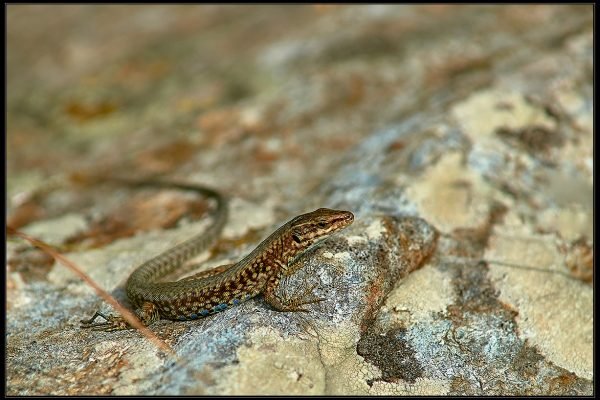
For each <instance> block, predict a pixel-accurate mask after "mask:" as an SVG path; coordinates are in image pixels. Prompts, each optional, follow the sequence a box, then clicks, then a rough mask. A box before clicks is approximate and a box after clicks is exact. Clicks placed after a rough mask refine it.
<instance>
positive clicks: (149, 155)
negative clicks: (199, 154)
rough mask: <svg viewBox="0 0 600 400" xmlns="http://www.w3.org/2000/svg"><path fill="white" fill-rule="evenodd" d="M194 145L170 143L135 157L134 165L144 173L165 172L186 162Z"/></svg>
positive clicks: (186, 142)
mask: <svg viewBox="0 0 600 400" xmlns="http://www.w3.org/2000/svg"><path fill="white" fill-rule="evenodd" d="M194 151H195V150H194V145H193V144H192V143H190V142H189V141H187V140H178V141H174V142H170V143H168V144H166V145H164V146H161V147H158V148H155V149H152V150H149V151H145V152H143V153H141V154H139V155H138V156H137V157H136V160H135V161H136V163H137V164H138V166H139V167H140V168H142V169H144V170H145V171H150V172H153V173H158V172H167V171H171V170H173V169H174V168H175V167H177V166H178V165H181V164H183V163H185V162H186V161H188V160H189V159H190V158H191V157H192V156H193V155H194Z"/></svg>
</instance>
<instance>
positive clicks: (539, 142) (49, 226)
mask: <svg viewBox="0 0 600 400" xmlns="http://www.w3.org/2000/svg"><path fill="white" fill-rule="evenodd" d="M592 12H593V9H592V6H591V5H578V6H566V5H528V6H476V5H475V6H464V5H459V6H453V5H443V6H434V5H409V6H408V5H407V6H395V5H386V6H375V5H348V6H334V5H331V6H314V5H313V6H311V5H301V6H281V5H279V6H270V5H268V6H241V5H234V6H226V5H220V6H201V5H196V6H194V5H178V6H163V5H152V6H133V5H128V6H117V5H112V6H103V5H93V6H90V5H86V6H72V5H61V6H42V5H9V6H7V23H8V28H7V32H8V39H7V44H8V57H7V66H8V73H7V77H8V82H7V84H8V85H7V87H8V89H7V100H8V104H7V108H8V110H7V111H8V113H7V121H8V132H7V145H8V150H7V166H8V173H7V178H8V179H7V187H8V197H7V198H8V224H9V225H10V226H11V227H14V228H18V229H21V230H23V231H24V232H27V233H29V234H31V235H33V236H36V237H39V238H40V239H43V240H45V241H47V242H49V243H51V244H53V245H55V246H56V247H57V248H58V249H59V250H60V251H61V252H62V253H63V254H64V255H66V256H67V257H69V258H70V259H71V260H73V261H74V262H76V263H77V265H79V266H80V267H81V268H82V269H83V270H84V271H85V272H86V273H87V274H89V275H90V276H91V277H92V278H93V279H94V280H96V281H97V282H98V283H99V284H100V285H101V286H103V287H104V288H106V289H107V290H109V291H110V292H111V293H112V294H113V295H114V296H115V297H116V298H117V299H119V300H121V301H123V302H124V303H125V304H127V299H126V295H125V293H124V283H125V281H126V279H127V277H128V275H129V274H130V273H131V271H133V270H134V269H135V267H136V266H137V265H138V264H139V263H140V262H142V261H144V260H146V259H148V258H149V257H151V256H153V255H155V254H157V253H159V252H160V251H162V250H164V249H166V248H169V247H171V246H172V245H174V244H176V243H177V242H179V241H182V240H185V239H186V238H188V237H190V236H191V235H193V234H196V233H198V232H200V231H202V230H203V229H205V228H206V226H207V224H209V223H210V212H211V205H210V204H209V203H208V202H206V201H204V200H203V199H202V198H199V197H198V196H194V195H190V194H189V193H181V192H177V191H158V190H141V191H139V190H138V191H135V190H132V189H127V188H124V187H118V186H111V185H106V184H102V183H101V182H98V181H96V180H95V178H94V176H96V175H98V174H107V175H120V176H129V177H149V176H154V177H155V176H160V177H162V178H177V179H179V180H187V181H190V182H196V183H203V184H207V185H210V186H212V187H215V188H218V189H219V190H221V191H223V192H224V193H225V194H226V195H227V196H228V197H229V199H230V204H231V213H230V220H229V224H228V225H227V227H226V229H225V232H224V233H223V237H222V238H221V239H220V240H219V241H218V243H217V245H216V246H215V248H213V249H212V250H211V251H210V252H206V253H205V254H203V255H201V256H200V257H198V259H197V261H207V265H208V266H215V265H219V264H224V263H230V262H234V261H236V260H239V259H240V258H241V257H242V256H244V255H245V254H247V253H248V252H249V251H251V250H252V249H253V248H254V246H256V244H258V243H259V242H260V241H261V240H262V239H263V238H264V237H266V236H267V235H268V234H270V233H271V232H272V231H273V230H274V229H275V228H276V227H278V226H280V225H281V224H283V223H284V222H286V221H287V220H288V219H289V218H291V217H293V216H294V215H297V214H300V213H303V212H307V211H311V210H314V209H316V208H318V207H330V208H341V209H347V210H351V211H352V212H354V213H355V216H356V220H355V222H354V224H353V225H352V226H351V227H349V228H348V229H346V230H344V231H342V232H340V234H337V235H335V236H333V237H332V238H331V239H330V240H328V241H327V242H326V243H325V244H324V245H323V246H321V247H319V248H317V249H315V250H314V251H312V252H311V253H310V254H307V256H306V257H305V258H304V259H303V261H302V262H303V263H304V268H303V269H302V270H301V271H300V272H299V273H298V274H297V275H295V276H293V277H292V278H291V279H290V280H289V282H287V283H286V285H285V287H284V288H283V290H289V291H290V292H293V291H294V290H295V289H297V287H298V285H299V284H306V283H307V282H308V283H309V284H310V285H312V284H316V289H315V291H316V293H317V294H318V295H319V296H322V297H325V298H326V299H327V300H326V301H324V302H322V303H319V304H315V305H312V306H310V310H311V312H310V313H280V312H276V311H274V310H272V309H270V308H269V306H268V305H267V304H266V303H265V302H264V301H263V300H262V298H261V297H257V298H255V299H252V300H250V301H248V302H245V303H243V304H242V305H240V306H238V307H234V308H232V309H230V310H227V311H225V312H223V313H219V314H216V315H213V316H210V317H208V318H204V319H201V320H197V321H191V322H171V321H160V322H159V323H156V324H154V325H152V330H153V331H154V332H155V333H156V334H157V335H158V336H159V337H160V338H161V339H163V340H164V341H165V342H167V344H169V345H170V346H171V347H172V348H173V349H174V351H175V353H176V354H177V356H178V357H177V358H176V359H173V358H171V357H167V356H165V354H163V353H162V352H161V351H159V350H158V349H157V348H156V347H155V346H154V345H153V344H151V343H150V342H149V341H148V340H147V339H146V338H144V337H143V336H142V335H141V334H140V333H139V332H136V331H121V332H114V333H103V332H90V331H85V330H81V329H79V320H80V319H82V318H84V317H89V315H90V314H91V313H92V312H93V311H95V310H96V309H101V310H103V311H110V310H109V307H108V306H107V305H106V304H105V303H104V302H103V301H101V300H100V299H99V298H98V297H97V296H96V295H95V294H94V292H93V291H92V289H91V288H89V286H88V285H86V284H85V283H83V282H82V281H81V280H80V279H79V278H78V277H76V276H75V275H74V274H73V273H71V272H70V271H68V270H67V269H66V268H64V267H63V266H62V265H61V264H59V263H55V262H54V261H53V260H52V258H50V257H48V256H47V255H45V254H43V253H41V252H40V251H38V250H35V249H32V248H31V247H30V246H29V245H28V244H26V243H24V242H22V241H20V240H17V239H13V238H9V240H8V241H7V252H8V262H7V320H6V328H7V332H6V354H7V368H6V372H7V393H8V394H9V395H46V394H53V395H67V394H79V395H81V394H146V395H155V394H170V395H177V394H321V395H322V394H329V395H331V394H437V395H440V394H457V395H465V394H466V395H590V394H592V387H593V379H594V376H593V357H592V350H593V328H592V326H593V286H592V277H593V229H592V228H593V226H592V216H593V204H592V196H593V193H592V191H593V177H592V172H593V154H592V145H593V133H592V132H593V114H592V110H593V98H592V94H593V90H592V89H593V81H592V77H593V25H592V22H593V21H592Z"/></svg>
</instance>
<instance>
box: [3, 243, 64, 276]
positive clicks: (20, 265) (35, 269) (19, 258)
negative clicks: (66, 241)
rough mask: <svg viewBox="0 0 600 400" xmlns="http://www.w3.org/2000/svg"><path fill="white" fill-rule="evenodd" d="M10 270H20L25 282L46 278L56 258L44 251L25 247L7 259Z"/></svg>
mask: <svg viewBox="0 0 600 400" xmlns="http://www.w3.org/2000/svg"><path fill="white" fill-rule="evenodd" d="M7 264H8V267H9V271H11V272H18V273H19V274H20V275H21V278H22V279H23V281H24V282H30V281H39V280H44V279H45V278H46V275H47V274H48V272H50V270H51V269H52V266H53V265H54V258H52V257H51V256H49V255H48V254H46V253H44V252H43V251H41V250H39V249H36V248H32V247H23V248H20V249H18V250H17V254H16V255H15V256H14V257H11V258H9V259H8V261H7Z"/></svg>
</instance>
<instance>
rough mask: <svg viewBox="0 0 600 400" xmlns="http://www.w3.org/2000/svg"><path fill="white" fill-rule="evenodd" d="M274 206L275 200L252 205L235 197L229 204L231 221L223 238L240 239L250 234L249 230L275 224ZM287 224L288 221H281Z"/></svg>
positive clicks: (224, 230) (229, 220) (228, 222)
mask: <svg viewBox="0 0 600 400" xmlns="http://www.w3.org/2000/svg"><path fill="white" fill-rule="evenodd" d="M274 204H275V200H274V199H266V200H265V201H264V202H261V203H251V202H249V201H245V200H243V199H241V198H238V197H234V198H233V199H231V200H230V202H229V219H228V221H227V225H226V226H225V229H223V236H225V237H240V236H242V235H244V234H245V233H246V232H248V229H258V228H264V227H265V226H268V225H270V224H273V223H275V222H276V221H275V214H274V211H273V207H274ZM285 222H287V221H281V224H282V225H283V224H284V223H285Z"/></svg>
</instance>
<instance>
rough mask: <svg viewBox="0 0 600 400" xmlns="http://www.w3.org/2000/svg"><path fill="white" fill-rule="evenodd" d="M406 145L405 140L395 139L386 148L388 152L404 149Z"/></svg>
mask: <svg viewBox="0 0 600 400" xmlns="http://www.w3.org/2000/svg"><path fill="white" fill-rule="evenodd" d="M405 147H406V142H405V141H404V140H395V141H393V142H392V143H390V144H389V145H388V147H387V148H386V150H387V151H388V152H393V151H399V150H403V149H404V148H405Z"/></svg>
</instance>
